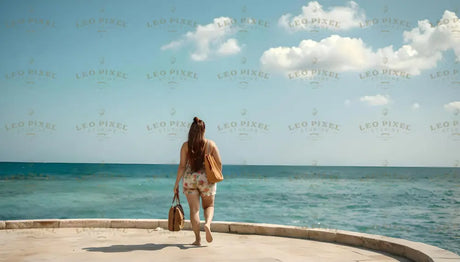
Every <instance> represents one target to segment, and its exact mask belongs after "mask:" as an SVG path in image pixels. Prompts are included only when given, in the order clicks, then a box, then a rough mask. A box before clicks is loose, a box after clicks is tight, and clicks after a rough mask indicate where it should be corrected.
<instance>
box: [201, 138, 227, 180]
mask: <svg viewBox="0 0 460 262" xmlns="http://www.w3.org/2000/svg"><path fill="white" fill-rule="evenodd" d="M206 143H207V147H206V151H205V153H204V169H205V171H206V178H207V179H208V182H209V183H218V182H220V181H222V180H224V176H223V175H222V171H221V170H220V168H219V166H218V165H217V163H216V160H215V159H214V157H213V156H212V155H211V153H210V152H209V142H206Z"/></svg>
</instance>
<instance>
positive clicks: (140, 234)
mask: <svg viewBox="0 0 460 262" xmlns="http://www.w3.org/2000/svg"><path fill="white" fill-rule="evenodd" d="M213 236H214V239H215V240H214V241H213V243H211V244H207V243H206V241H203V245H202V246H201V247H195V246H192V245H189V243H191V242H193V241H194V236H193V232H191V231H188V230H187V231H180V232H169V231H167V230H156V231H155V230H148V229H137V228H122V229H116V228H86V229H85V228H47V229H43V228H30V229H7V230H2V231H0V246H1V248H0V261H56V262H57V261H59V262H61V261H69V262H70V261H75V262H77V261H78V262H81V261H111V262H113V261H123V262H125V261H139V262H140V261H197V262H198V261H199V262H203V261H205V260H206V261H337V262H339V261H340V262H343V261H379V262H384V261H385V262H390V261H409V260H407V259H404V258H401V257H396V256H392V255H389V254H385V253H379V252H375V251H370V250H366V249H361V248H356V247H350V246H345V245H340V244H334V243H326V242H319V241H313V240H303V239H295V238H286V237H273V236H258V235H238V234H230V233H214V235H213ZM203 238H204V234H203ZM203 240H204V239H203Z"/></svg>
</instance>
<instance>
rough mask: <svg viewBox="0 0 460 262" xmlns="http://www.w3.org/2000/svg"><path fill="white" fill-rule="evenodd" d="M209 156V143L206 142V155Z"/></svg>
mask: <svg viewBox="0 0 460 262" xmlns="http://www.w3.org/2000/svg"><path fill="white" fill-rule="evenodd" d="M205 154H209V141H206V153H205Z"/></svg>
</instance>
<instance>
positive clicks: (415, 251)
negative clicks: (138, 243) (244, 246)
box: [0, 218, 460, 262]
mask: <svg viewBox="0 0 460 262" xmlns="http://www.w3.org/2000/svg"><path fill="white" fill-rule="evenodd" d="M79 227H99V228H140V229H156V228H158V227H160V228H163V229H167V228H168V220H167V219H98V218H90V219H86V218H83V219H32V220H4V221H0V230H1V229H25V228H79ZM184 230H191V224H190V221H186V222H185V227H184ZM211 230H212V231H213V232H220V233H234V234H255V235H266V236H279V237H292V238H299V239H309V240H316V241H322V242H332V243H339V244H345V245H350V246H356V247H363V248H367V249H372V250H376V251H383V252H387V253H390V254H393V255H397V256H401V257H405V258H408V259H410V260H413V261H423V262H425V261H427V262H445V261H449V262H454V261H460V256H458V255H457V254H455V253H453V252H451V251H448V250H445V249H442V248H439V247H435V246H431V245H428V244H425V243H421V242H414V241H409V240H405V239H400V238H392V237H386V236H381V235H372V234H365V233H358V232H351V231H344V230H337V229H323V228H306V227H295V226H283V225H273V224H256V223H240V222H224V221H219V222H213V223H212V225H211Z"/></svg>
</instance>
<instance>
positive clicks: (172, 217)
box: [168, 193, 185, 231]
mask: <svg viewBox="0 0 460 262" xmlns="http://www.w3.org/2000/svg"><path fill="white" fill-rule="evenodd" d="M174 203H175V205H174ZM184 218H185V217H184V209H182V205H181V204H180V199H179V194H177V193H175V194H174V197H173V201H172V204H171V208H170V209H169V216H168V229H169V231H180V230H181V229H183V228H184V224H185V221H184Z"/></svg>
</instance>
